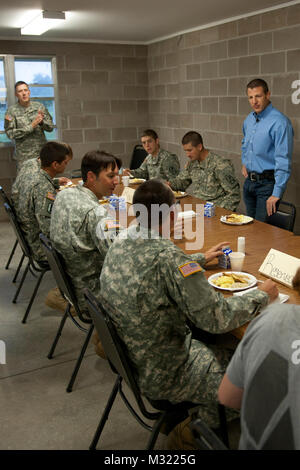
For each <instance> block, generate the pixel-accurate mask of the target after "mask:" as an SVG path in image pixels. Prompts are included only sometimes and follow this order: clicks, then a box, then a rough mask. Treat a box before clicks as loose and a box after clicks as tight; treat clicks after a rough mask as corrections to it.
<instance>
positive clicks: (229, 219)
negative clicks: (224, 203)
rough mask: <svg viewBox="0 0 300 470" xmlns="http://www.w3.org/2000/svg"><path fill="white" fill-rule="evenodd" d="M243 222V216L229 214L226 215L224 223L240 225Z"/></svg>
mask: <svg viewBox="0 0 300 470" xmlns="http://www.w3.org/2000/svg"><path fill="white" fill-rule="evenodd" d="M243 220H244V216H243V215H239V214H230V215H226V221H227V222H231V223H235V224H236V223H239V224H240V223H242V222H243Z"/></svg>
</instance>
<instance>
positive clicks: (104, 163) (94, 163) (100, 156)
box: [81, 150, 122, 182]
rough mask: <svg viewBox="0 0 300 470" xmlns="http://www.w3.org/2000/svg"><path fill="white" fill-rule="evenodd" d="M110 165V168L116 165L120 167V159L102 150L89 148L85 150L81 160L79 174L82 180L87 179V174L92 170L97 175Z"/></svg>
mask: <svg viewBox="0 0 300 470" xmlns="http://www.w3.org/2000/svg"><path fill="white" fill-rule="evenodd" d="M109 166H111V168H112V170H114V169H115V168H116V167H118V168H121V166H122V160H121V159H120V158H117V157H115V156H114V155H112V154H110V153H107V152H105V151H104V150H91V151H90V152H87V153H86V154H85V155H84V157H83V159H82V162H81V175H82V179H83V181H84V182H86V180H87V174H88V172H89V171H92V172H93V173H94V174H95V175H96V176H97V177H98V175H99V173H100V171H102V170H106V168H108V167H109Z"/></svg>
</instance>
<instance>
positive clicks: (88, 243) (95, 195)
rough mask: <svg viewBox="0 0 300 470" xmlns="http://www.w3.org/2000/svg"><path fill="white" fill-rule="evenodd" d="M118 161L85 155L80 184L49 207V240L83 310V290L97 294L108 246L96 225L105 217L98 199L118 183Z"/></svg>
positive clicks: (96, 153)
mask: <svg viewBox="0 0 300 470" xmlns="http://www.w3.org/2000/svg"><path fill="white" fill-rule="evenodd" d="M120 167H121V160H120V159H119V158H117V157H114V156H113V155H110V154H108V153H106V152H104V151H99V150H95V151H91V152H87V153H86V154H85V155H84V157H83V159H82V162H81V173H82V179H83V185H82V186H81V185H77V186H76V187H75V188H68V189H65V190H64V191H61V192H60V193H59V194H58V196H57V198H56V200H55V204H54V207H53V212H52V216H51V226H50V239H51V240H52V242H53V244H54V246H55V248H56V249H57V251H58V252H59V253H61V255H62V256H63V259H64V261H65V267H66V271H67V273H68V274H69V276H70V277H71V279H72V283H73V286H74V289H75V294H76V297H77V300H78V305H79V307H80V309H81V310H83V311H84V310H86V305H85V300H84V297H83V289H84V288H86V287H88V288H89V289H90V290H91V291H92V292H93V293H97V292H99V288H100V284H99V277H100V273H101V268H102V265H103V261H104V257H105V255H106V252H107V249H108V246H107V242H106V240H105V239H103V238H101V237H100V232H99V228H100V225H101V224H102V223H103V221H105V219H107V218H109V215H108V213H107V210H106V209H105V208H104V206H102V205H100V204H99V199H102V197H103V196H109V195H111V194H112V193H113V192H114V189H115V187H116V185H117V184H118V181H119V177H118V173H119V168H120Z"/></svg>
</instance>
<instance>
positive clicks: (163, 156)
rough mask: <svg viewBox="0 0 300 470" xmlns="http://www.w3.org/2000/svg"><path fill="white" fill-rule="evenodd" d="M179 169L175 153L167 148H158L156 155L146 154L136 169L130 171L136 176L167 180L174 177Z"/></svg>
mask: <svg viewBox="0 0 300 470" xmlns="http://www.w3.org/2000/svg"><path fill="white" fill-rule="evenodd" d="M179 170H180V163H179V160H178V157H177V155H175V154H174V153H170V152H168V151H167V150H162V149H161V150H159V152H158V154H157V156H156V157H152V155H150V154H149V155H147V157H146V158H145V160H144V161H143V163H142V164H141V166H140V167H139V168H137V169H136V170H130V173H131V174H132V175H133V176H134V177H136V178H144V179H146V180H150V179H151V178H162V179H164V180H167V181H169V179H171V178H175V176H176V175H178V173H179Z"/></svg>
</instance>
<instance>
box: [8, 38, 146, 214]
mask: <svg viewBox="0 0 300 470" xmlns="http://www.w3.org/2000/svg"><path fill="white" fill-rule="evenodd" d="M0 50H1V53H3V54H24V55H40V56H41V57H43V56H47V55H55V56H56V61H57V79H58V105H59V107H58V118H59V121H58V122H59V130H60V139H61V140H63V141H65V142H68V143H69V144H70V145H71V147H72V149H73V152H74V158H73V161H72V162H71V163H70V164H69V165H68V167H67V172H68V171H69V170H70V169H74V168H78V167H80V162H81V158H82V156H83V155H84V154H85V152H87V151H88V150H92V149H103V150H106V151H108V152H112V153H113V154H114V155H117V156H119V157H120V158H122V160H123V163H124V165H125V166H128V165H129V162H130V158H131V154H132V150H133V148H134V145H136V143H138V141H139V135H140V133H141V131H142V130H143V128H144V127H147V126H148V70H147V46H143V45H123V44H82V43H81V44H73V43H58V42H31V41H0ZM12 152H13V147H12V146H7V147H5V148H3V147H2V148H0V185H2V186H3V187H4V188H5V190H6V191H7V192H8V193H10V188H11V184H12V182H13V180H14V178H15V174H16V171H15V164H14V162H13V161H12ZM1 211H2V212H1ZM4 217H5V215H4V212H3V210H2V207H1V210H0V219H1V218H2V219H3V218H4Z"/></svg>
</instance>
